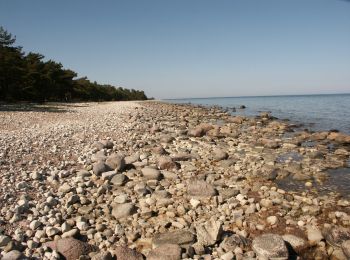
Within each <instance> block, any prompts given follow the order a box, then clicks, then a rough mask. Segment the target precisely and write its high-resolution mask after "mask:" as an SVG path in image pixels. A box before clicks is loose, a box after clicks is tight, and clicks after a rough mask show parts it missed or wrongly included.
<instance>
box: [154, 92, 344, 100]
mask: <svg viewBox="0 0 350 260" xmlns="http://www.w3.org/2000/svg"><path fill="white" fill-rule="evenodd" d="M330 95H350V92H347V93H321V94H281V95H251V96H249V95H247V96H219V97H218V96H216V97H186V98H185V97H182V98H161V99H160V100H183V99H219V98H249V97H287V96H289V97H292V96H330Z"/></svg>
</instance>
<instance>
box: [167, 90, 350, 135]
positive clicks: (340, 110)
mask: <svg viewBox="0 0 350 260" xmlns="http://www.w3.org/2000/svg"><path fill="white" fill-rule="evenodd" d="M166 101H167V102H171V103H191V104H200V105H205V106H213V105H218V106H221V107H225V108H233V107H235V108H239V107H240V106H241V105H244V106H246V109H237V110H236V112H232V114H234V115H245V116H255V115H258V114H259V113H260V112H267V111H268V112H271V115H272V116H274V117H277V118H279V119H289V120H290V121H291V122H292V123H297V124H303V127H304V128H308V129H310V130H314V131H316V130H331V129H337V130H339V131H341V132H344V133H347V134H350V94H337V95H303V96H266V97H225V98H189V99H172V100H166Z"/></svg>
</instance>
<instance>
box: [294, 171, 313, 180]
mask: <svg viewBox="0 0 350 260" xmlns="http://www.w3.org/2000/svg"><path fill="white" fill-rule="evenodd" d="M293 179H294V180H297V181H307V180H310V179H311V177H310V176H308V175H306V174H304V173H301V172H298V173H295V174H294V175H293Z"/></svg>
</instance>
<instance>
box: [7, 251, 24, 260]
mask: <svg viewBox="0 0 350 260" xmlns="http://www.w3.org/2000/svg"><path fill="white" fill-rule="evenodd" d="M24 259H28V258H27V257H25V256H24V255H23V254H22V253H21V252H19V251H17V250H12V251H9V252H7V253H6V254H5V255H4V256H3V257H2V258H1V260H24Z"/></svg>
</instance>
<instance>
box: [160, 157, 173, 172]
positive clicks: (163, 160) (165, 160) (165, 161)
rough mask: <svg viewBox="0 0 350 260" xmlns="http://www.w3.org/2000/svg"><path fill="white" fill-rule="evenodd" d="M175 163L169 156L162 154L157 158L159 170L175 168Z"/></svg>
mask: <svg viewBox="0 0 350 260" xmlns="http://www.w3.org/2000/svg"><path fill="white" fill-rule="evenodd" d="M176 167H177V166H176V163H175V162H174V161H173V159H172V158H170V157H169V156H162V157H160V158H158V168H159V169H161V170H171V169H174V168H176Z"/></svg>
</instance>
